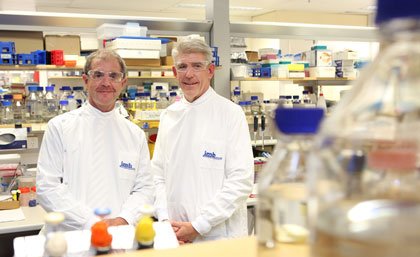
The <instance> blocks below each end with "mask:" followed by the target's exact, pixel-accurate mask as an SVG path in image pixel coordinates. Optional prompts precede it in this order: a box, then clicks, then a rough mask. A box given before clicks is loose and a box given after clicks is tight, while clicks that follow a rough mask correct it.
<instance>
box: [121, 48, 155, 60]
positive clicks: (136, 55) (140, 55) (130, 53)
mask: <svg viewBox="0 0 420 257" xmlns="http://www.w3.org/2000/svg"><path fill="white" fill-rule="evenodd" d="M115 52H116V53H117V54H119V55H120V56H121V58H124V59H159V50H139V49H117V50H115Z"/></svg>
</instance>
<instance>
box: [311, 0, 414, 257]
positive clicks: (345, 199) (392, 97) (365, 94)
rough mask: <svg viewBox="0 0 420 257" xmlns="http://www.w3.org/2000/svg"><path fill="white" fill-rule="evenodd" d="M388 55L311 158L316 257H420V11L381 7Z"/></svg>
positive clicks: (326, 129) (391, 2)
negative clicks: (419, 171)
mask: <svg viewBox="0 0 420 257" xmlns="http://www.w3.org/2000/svg"><path fill="white" fill-rule="evenodd" d="M376 23H377V26H378V28H379V35H380V40H381V49H380V51H379V53H378V55H377V57H376V58H375V60H374V61H373V62H372V63H371V64H370V65H369V66H368V67H366V68H365V69H364V70H363V71H362V73H361V76H360V77H359V79H358V80H357V81H356V82H355V83H354V85H353V86H352V89H351V90H350V91H349V92H348V93H346V94H345V95H344V98H343V99H342V100H341V101H340V102H339V104H338V105H337V106H336V107H335V109H334V110H333V112H332V114H331V115H330V116H329V117H328V118H327V119H326V121H325V122H324V123H323V126H322V129H321V131H320V134H319V137H318V138H317V140H316V144H315V147H314V151H313V155H312V158H310V164H309V167H310V169H311V170H310V172H309V176H310V179H309V181H310V182H311V183H310V187H309V189H310V196H311V198H310V200H309V210H310V213H311V218H310V221H311V228H313V230H312V232H313V233H312V239H313V240H311V255H312V256H313V257H330V256H334V257H343V256H346V257H356V256H373V257H376V256H404V257H414V256H420V244H419V242H420V227H419V224H420V215H419V213H420V176H419V175H418V174H419V173H418V170H419V169H418V167H419V165H418V164H419V156H420V134H419V132H418V131H419V128H420V115H419V113H420V100H419V97H418V96H419V92H420V76H419V74H420V61H419V60H420V8H419V2H418V1H412V0H401V1H395V0H378V1H377V15H376Z"/></svg>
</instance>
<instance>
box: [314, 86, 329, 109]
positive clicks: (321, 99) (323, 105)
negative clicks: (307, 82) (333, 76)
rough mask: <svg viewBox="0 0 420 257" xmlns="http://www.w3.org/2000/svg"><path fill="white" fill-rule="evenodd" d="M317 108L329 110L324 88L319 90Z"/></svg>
mask: <svg viewBox="0 0 420 257" xmlns="http://www.w3.org/2000/svg"><path fill="white" fill-rule="evenodd" d="M316 107H318V108H322V109H324V110H327V102H326V101H325V97H324V93H323V92H322V87H320V90H319V97H318V100H317V102H316Z"/></svg>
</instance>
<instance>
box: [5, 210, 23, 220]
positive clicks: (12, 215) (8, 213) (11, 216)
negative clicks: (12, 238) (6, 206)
mask: <svg viewBox="0 0 420 257" xmlns="http://www.w3.org/2000/svg"><path fill="white" fill-rule="evenodd" d="M24 219H25V215H24V214H23V211H22V209H21V208H18V209H13V210H2V211H0V222H10V221H19V220H24Z"/></svg>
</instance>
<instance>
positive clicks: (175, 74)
mask: <svg viewBox="0 0 420 257" xmlns="http://www.w3.org/2000/svg"><path fill="white" fill-rule="evenodd" d="M172 72H173V73H174V76H175V77H176V76H177V75H178V73H177V71H176V69H175V66H172Z"/></svg>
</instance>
